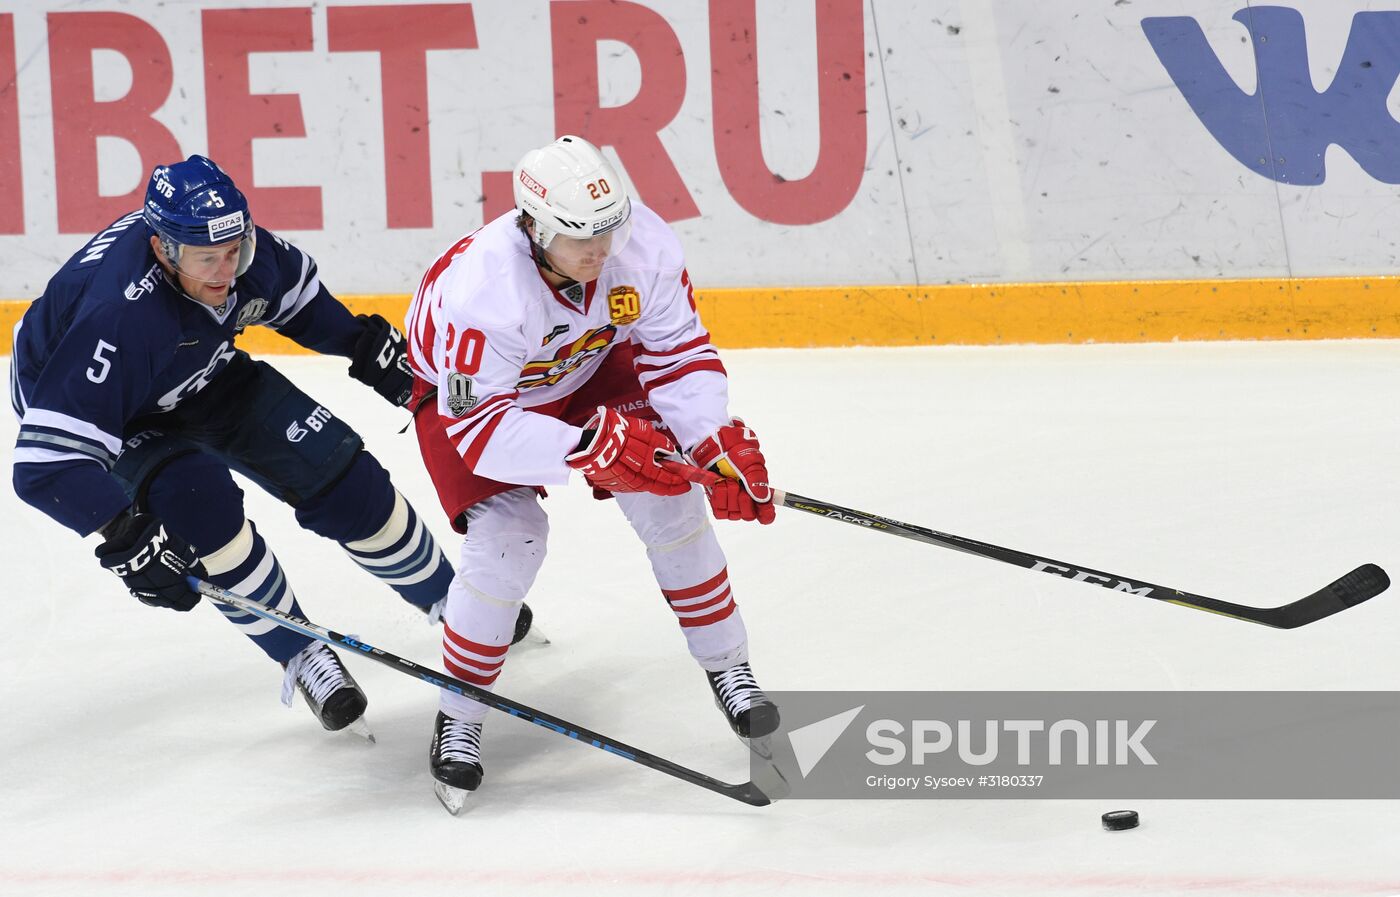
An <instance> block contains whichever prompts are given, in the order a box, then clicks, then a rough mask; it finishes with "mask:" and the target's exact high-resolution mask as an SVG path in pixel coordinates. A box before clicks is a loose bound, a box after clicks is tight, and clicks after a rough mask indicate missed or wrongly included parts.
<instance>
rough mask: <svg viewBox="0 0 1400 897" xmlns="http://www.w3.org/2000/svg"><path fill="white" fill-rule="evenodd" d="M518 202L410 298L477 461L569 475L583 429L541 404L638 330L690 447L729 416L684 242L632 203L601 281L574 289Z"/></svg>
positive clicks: (448, 413) (538, 480)
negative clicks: (531, 237)
mask: <svg viewBox="0 0 1400 897" xmlns="http://www.w3.org/2000/svg"><path fill="white" fill-rule="evenodd" d="M515 216H516V212H514V211H511V212H509V213H507V214H505V215H502V216H501V217H499V218H497V219H495V220H494V221H491V222H490V223H488V224H486V225H485V226H484V227H482V228H481V229H480V230H478V231H476V232H474V233H472V234H469V235H468V236H466V237H463V238H462V239H461V240H459V241H457V243H456V244H454V245H453V246H452V247H451V248H450V249H449V250H448V251H447V252H446V253H445V254H443V255H442V256H441V257H440V258H439V259H438V260H437V261H436V262H434V263H433V265H432V267H431V268H429V269H428V272H427V273H426V274H424V275H423V280H422V283H420V284H419V287H418V292H417V294H416V295H415V296H414V299H413V304H412V306H411V307H410V308H409V311H408V318H407V327H406V330H407V333H408V340H409V359H410V363H411V364H412V367H413V371H414V373H415V374H416V375H417V376H419V377H421V378H423V379H424V380H427V381H428V382H430V383H433V384H435V385H436V386H437V411H438V414H439V415H440V416H441V417H442V421H443V425H444V426H445V427H446V430H447V435H448V438H449V439H450V440H451V441H452V444H453V445H454V446H455V447H456V449H457V452H458V454H460V455H461V456H462V458H463V459H464V460H465V462H466V463H467V465H468V466H469V467H470V468H471V470H472V471H473V472H474V473H476V474H477V475H479V476H484V477H487V478H489V479H493V480H498V481H500V482H503V483H520V484H523V485H542V486H548V485H558V484H563V483H565V482H567V481H568V478H569V473H570V468H569V466H568V465H566V464H565V463H564V456H565V455H567V454H569V453H570V452H572V451H574V449H575V448H577V446H578V442H579V439H580V438H581V436H582V431H581V430H580V429H579V428H578V427H573V426H570V425H568V424H565V423H564V422H563V421H560V420H558V419H556V418H554V417H550V416H548V415H545V414H537V413H533V412H531V411H530V409H531V408H536V407H539V406H541V405H545V404H547V403H550V402H554V401H556V400H558V399H562V398H564V397H566V396H568V395H570V394H571V393H573V392H574V391H575V390H577V389H578V388H579V387H580V386H582V385H583V384H584V383H585V382H587V380H588V378H589V377H590V376H592V374H593V372H594V371H595V370H597V368H598V365H599V364H600V363H601V362H602V360H603V358H604V357H606V355H607V354H608V352H610V351H611V350H612V349H613V347H615V346H618V345H621V344H623V343H626V342H628V341H631V342H632V344H633V350H634V353H635V367H636V370H637V372H638V377H639V379H640V381H641V384H642V386H643V388H644V389H645V390H646V392H647V398H648V399H649V400H650V402H651V405H652V408H653V409H654V410H655V411H656V412H657V414H659V415H660V417H661V419H662V420H663V421H664V422H665V424H666V425H667V426H668V427H669V428H670V429H671V432H672V433H674V434H675V436H676V439H677V441H678V442H679V444H680V446H681V447H682V448H689V447H690V446H692V445H694V444H695V443H697V442H699V441H700V440H701V439H704V438H705V437H706V436H708V435H709V434H711V433H713V432H714V431H715V430H716V429H717V428H718V427H720V426H722V425H724V424H727V423H728V422H729V412H728V403H729V384H728V380H727V378H726V376H725V373H724V367H723V366H722V365H721V364H720V360H719V355H718V353H717V352H716V351H715V348H714V346H712V345H711V344H710V336H709V334H708V333H707V332H706V331H705V328H704V327H703V326H702V325H701V323H700V317H699V315H697V314H696V311H695V302H694V297H693V295H692V291H691V284H690V276H689V275H688V274H687V273H686V270H685V259H684V256H683V254H682V252H681V246H680V241H679V240H678V239H677V237H676V235H675V234H674V233H673V232H672V231H671V228H670V227H669V226H667V224H666V223H665V222H664V221H662V220H661V218H660V217H658V216H657V215H656V213H655V212H653V211H651V210H650V209H648V208H646V207H645V206H643V205H642V204H641V203H638V202H636V201H635V200H634V201H633V203H632V236H631V239H629V240H628V242H627V245H626V246H624V247H623V249H622V251H621V252H620V253H618V254H617V255H615V256H613V257H610V258H609V259H608V260H607V262H606V263H604V265H603V270H602V273H601V274H600V275H599V276H598V279H597V280H595V281H592V282H590V283H588V284H583V285H580V284H573V285H571V286H569V287H568V288H567V289H566V290H565V291H564V292H563V293H560V292H558V291H556V290H554V289H552V288H551V287H550V285H549V284H548V283H547V282H546V281H545V280H544V278H543V277H542V276H541V275H540V272H539V269H538V268H537V267H536V266H535V263H534V260H533V259H532V258H531V256H530V246H529V243H528V241H527V238H526V236H525V234H524V233H523V232H522V231H521V230H520V228H519V227H517V226H516V224H515Z"/></svg>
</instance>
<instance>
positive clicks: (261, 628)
mask: <svg viewBox="0 0 1400 897" xmlns="http://www.w3.org/2000/svg"><path fill="white" fill-rule="evenodd" d="M201 560H202V561H203V562H204V569H205V572H206V573H207V575H208V579H209V581H210V582H212V583H213V584H214V585H216V586H220V587H221V588H225V589H228V590H229V591H230V592H236V593H237V594H239V595H243V596H246V597H248V598H251V599H252V600H254V601H256V602H258V603H259V604H264V605H266V606H268V607H275V608H277V609H278V610H280V611H282V612H283V613H287V614H292V615H294V616H298V617H300V616H302V612H301V606H300V605H298V604H297V599H296V595H294V594H293V593H292V587H291V585H290V584H289V583H288V582H287V577H286V575H284V574H283V572H282V565H281V564H279V563H277V557H276V556H275V555H273V553H272V552H271V550H269V549H268V547H267V543H266V542H264V541H263V537H262V536H260V535H258V530H257V528H256V527H255V526H253V523H252V521H251V520H245V521H243V528H242V529H241V530H239V532H238V535H236V536H234V537H233V541H231V542H229V543H228V544H227V545H225V546H224V547H223V548H220V549H219V550H218V551H216V552H214V553H213V554H210V555H208V556H207V557H204V558H201ZM215 606H217V607H218V608H219V612H220V613H222V614H223V615H224V617H225V618H227V619H228V621H229V622H230V623H232V624H233V625H234V626H237V627H238V629H239V631H240V632H242V633H243V634H244V635H246V636H248V638H250V639H252V640H253V643H254V644H256V645H257V646H258V647H259V648H261V649H263V651H264V652H266V653H267V656H269V657H271V658H272V659H273V660H275V661H277V662H278V663H284V662H286V661H287V660H289V659H291V658H292V657H293V656H295V655H296V654H297V653H298V652H300V651H301V650H302V649H303V648H305V647H306V646H307V645H308V644H310V643H311V640H310V639H308V638H307V637H306V636H304V635H299V634H297V633H295V632H292V631H291V630H289V629H284V628H282V627H281V626H278V625H277V624H276V623H274V622H272V621H271V620H265V619H263V618H261V617H258V616H254V615H253V614H248V613H244V612H242V611H240V610H237V609H235V608H231V607H228V606H227V605H223V604H218V603H217V602H216V603H215Z"/></svg>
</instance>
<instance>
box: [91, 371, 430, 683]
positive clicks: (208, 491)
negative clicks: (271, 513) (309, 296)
mask: <svg viewBox="0 0 1400 897" xmlns="http://www.w3.org/2000/svg"><path fill="white" fill-rule="evenodd" d="M137 424H138V426H135V427H133V429H132V431H131V432H130V434H129V435H128V438H127V439H126V440H125V442H126V447H125V450H124V451H123V453H122V455H121V456H120V458H119V459H118V460H117V464H116V467H115V468H114V469H113V471H112V473H113V475H114V476H115V477H116V478H117V480H118V481H119V482H120V483H121V484H122V486H123V488H124V489H125V490H126V492H127V494H128V495H129V496H131V498H132V500H133V502H135V503H136V504H137V505H138V506H139V507H141V508H142V509H144V510H147V511H150V512H151V513H153V514H155V515H156V516H158V517H160V518H161V519H162V520H164V521H165V523H166V525H167V526H169V527H170V529H171V530H173V531H174V532H176V533H178V534H179V535H180V536H181V537H182V538H184V539H186V540H187V541H189V542H190V544H192V545H194V546H195V548H196V549H197V550H198V551H199V553H200V556H201V559H202V560H203V561H204V563H205V566H206V567H207V568H208V570H209V580H210V581H211V582H213V583H215V584H216V585H219V586H222V587H223V588H226V589H229V590H230V591H234V592H237V593H239V594H243V595H246V596H248V597H250V598H253V599H255V600H257V601H260V602H262V603H264V604H268V605H269V606H273V607H277V608H278V609H280V610H283V611H285V612H287V613H291V614H295V615H297V616H304V615H303V614H302V613H301V609H300V607H299V606H298V605H297V603H296V598H295V596H294V595H293V593H292V590H291V588H290V586H289V585H288V583H287V580H286V577H285V575H284V574H283V571H282V568H281V565H280V564H279V563H278V561H277V558H276V557H275V556H274V555H273V553H272V552H271V551H270V550H269V549H268V547H267V545H266V543H265V542H264V541H263V538H262V536H261V535H259V534H258V532H257V529H256V527H254V526H253V524H252V523H251V521H247V520H245V517H244V510H243V492H242V490H241V489H239V487H238V485H237V484H236V483H234V481H233V477H232V476H231V475H230V471H235V470H236V471H238V472H239V473H240V474H242V475H243V476H245V477H247V478H248V479H250V480H252V481H253V482H254V483H257V484H258V485H259V486H260V487H262V488H263V489H265V490H266V491H267V492H269V493H271V494H272V495H274V496H276V497H277V498H278V499H280V500H281V501H283V502H285V503H286V504H288V505H290V506H292V507H293V508H294V509H295V512H296V518H297V522H298V523H300V524H301V526H302V527H304V528H305V529H308V530H310V531H312V532H314V533H316V534H318V535H321V536H324V537H326V538H328V539H331V540H333V541H335V542H338V543H339V544H340V545H341V546H342V547H344V548H345V550H346V551H347V552H348V553H349V554H350V556H351V558H352V559H353V560H354V561H355V562H356V563H357V564H359V565H360V566H361V567H362V568H363V569H365V570H366V571H367V572H369V573H370V574H371V575H373V576H375V577H376V578H378V579H379V580H380V581H381V582H384V583H385V584H387V585H389V586H390V587H391V588H393V589H394V590H395V591H397V592H398V593H399V595H400V596H401V597H402V598H403V599H404V600H406V601H408V602H410V603H412V604H414V605H416V606H418V607H420V608H423V609H425V610H426V609H427V608H429V607H431V606H432V604H433V603H434V602H436V601H438V600H439V599H441V598H442V597H443V596H444V595H446V594H447V588H448V585H449V584H450V583H451V580H452V566H451V565H450V564H449V563H448V562H447V559H446V558H445V557H444V556H443V554H442V551H441V550H440V549H439V548H438V546H437V544H436V542H435V540H434V539H433V537H432V534H431V533H430V532H428V530H427V528H426V527H425V526H424V525H423V523H422V521H421V519H419V518H418V515H417V513H416V512H415V511H414V509H413V508H412V507H411V506H410V505H408V503H407V502H406V501H404V499H403V497H402V496H400V495H399V493H398V492H397V490H395V489H394V487H393V484H392V483H391V482H390V480H389V474H388V473H387V472H386V471H385V470H384V468H383V467H382V466H381V465H380V464H379V462H378V461H377V460H375V458H374V457H373V456H372V455H370V454H369V453H368V452H367V451H365V450H364V445H363V442H362V440H361V439H360V437H359V435H358V434H357V433H355V431H354V430H353V429H351V428H350V426H349V425H348V424H346V423H345V422H344V421H342V420H341V419H340V418H338V417H336V416H335V415H334V414H332V413H331V412H330V411H329V410H328V409H327V408H325V406H323V405H321V404H319V403H318V402H316V400H315V399H313V398H311V397H310V396H308V395H306V393H304V392H302V391H301V390H300V389H298V388H297V387H296V386H294V385H293V384H292V383H291V382H290V381H289V380H287V378H286V377H284V376H282V374H280V373H279V372H278V371H277V370H276V369H274V368H272V367H271V366H270V365H268V364H266V363H264V362H261V361H253V360H252V359H250V358H249V357H248V356H247V355H244V354H242V353H240V354H239V356H238V357H237V358H236V359H235V360H234V362H233V363H232V364H230V366H229V368H228V369H227V370H226V371H224V372H223V373H221V374H220V376H219V377H218V378H217V379H216V380H215V382H213V383H211V384H210V385H209V386H208V387H206V388H205V389H204V390H202V391H201V392H200V393H199V394H198V395H197V396H195V397H193V398H191V399H189V400H186V402H184V403H181V405H180V406H179V407H178V408H176V409H175V410H174V411H172V412H169V413H166V414H160V415H152V416H150V417H147V418H144V419H142V420H140V421H138V422H137ZM221 609H222V610H224V613H225V616H227V617H228V618H229V620H230V621H231V622H232V623H234V624H235V625H236V626H238V627H239V629H240V630H242V631H243V633H244V634H245V635H247V636H248V637H249V638H251V639H252V640H253V641H254V642H255V643H257V645H258V646H259V647H260V648H262V649H263V650H264V651H265V652H267V654H268V655H269V656H270V657H272V658H273V659H274V660H277V661H281V662H285V661H286V660H288V659H290V658H291V657H293V656H294V655H295V654H296V653H297V652H298V651H300V650H302V649H303V648H304V647H306V645H307V644H308V643H309V639H307V638H306V637H305V636H302V635H298V634H296V633H293V632H291V631H290V630H287V629H283V628H281V627H279V626H277V625H276V624H273V623H271V622H269V621H267V620H263V619H261V618H259V617H256V616H254V615H251V614H244V613H240V612H238V611H234V610H231V609H223V608H221Z"/></svg>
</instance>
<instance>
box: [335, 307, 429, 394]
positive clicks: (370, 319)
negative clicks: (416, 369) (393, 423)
mask: <svg viewBox="0 0 1400 897" xmlns="http://www.w3.org/2000/svg"><path fill="white" fill-rule="evenodd" d="M355 320H357V321H362V322H364V325H365V330H364V333H361V334H360V338H359V340H357V341H356V343H355V354H354V355H352V356H351V358H350V376H352V377H354V378H355V379H356V380H359V381H360V382H361V383H364V384H365V385H367V386H372V387H374V391H375V392H377V393H379V394H380V395H381V396H383V397H384V398H386V399H388V400H389V401H390V402H391V403H393V404H395V405H399V406H400V407H402V406H404V405H407V404H408V399H409V396H410V395H411V394H412V393H413V371H411V370H409V369H408V341H407V340H405V339H404V338H403V334H402V333H400V332H399V329H398V328H397V327H395V326H394V325H393V324H390V323H389V322H388V321H386V320H384V319H383V318H382V317H380V316H379V315H359V316H357V317H356V318H355Z"/></svg>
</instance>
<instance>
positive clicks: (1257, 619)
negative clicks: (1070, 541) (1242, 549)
mask: <svg viewBox="0 0 1400 897" xmlns="http://www.w3.org/2000/svg"><path fill="white" fill-rule="evenodd" d="M773 501H774V502H775V503H777V504H780V505H782V506H783V507H785V508H792V509H794V510H797V511H805V512H806V513H808V514H814V515H816V516H818V517H824V518H826V519H828V520H839V521H841V522H842V523H849V524H851V525H853V526H859V527H861V528H863V529H870V530H875V531H877V532H882V533H888V534H890V535H892V536H900V537H901V538H905V539H913V540H914V541H916V542H924V543H926V544H929V545H937V546H939V547H942V548H951V549H952V550H954V551H961V552H963V553H964V554H973V555H977V556H978V557H984V558H990V559H991V560H994V561H1001V562H1002V563H1004V564H1014V565H1015V566H1017V567H1024V568H1026V569H1028V570H1035V571H1038V572H1041V573H1049V574H1051V575H1053V576H1059V577H1063V578H1065V579H1072V580H1075V581H1077V582H1085V583H1088V584H1090V585H1095V586H1101V587H1103V588H1105V589H1111V590H1112V591H1115V592H1123V593H1127V594H1133V595H1141V596H1143V597H1144V598H1152V599H1155V600H1157V601H1165V602H1167V603H1169V604H1178V605H1180V606H1182V607H1190V608H1195V609H1196V610H1203V611H1208V612H1209V613H1213V614H1219V615H1220V616H1223V617H1232V618H1234V619H1236V620H1244V621H1246V622H1248V623H1258V624H1260V625H1261V626H1272V627H1274V628H1275V629H1297V628H1298V627H1299V626H1306V625H1307V624H1309V623H1315V622H1317V621H1318V620H1321V619H1323V618H1325V617H1330V616H1332V615H1333V614H1335V613H1339V612H1340V611H1344V610H1346V609H1347V608H1349V607H1355V606H1356V605H1358V604H1360V603H1361V602H1363V601H1367V600H1369V599H1371V598H1374V597H1376V596H1377V595H1379V594H1380V593H1381V592H1384V591H1385V590H1386V589H1387V588H1388V587H1389V586H1390V577H1389V576H1386V574H1385V571H1384V570H1382V569H1381V568H1380V567H1377V566H1376V565H1375V564H1363V565H1361V566H1360V567H1357V568H1356V569H1355V570H1353V571H1351V572H1350V573H1348V574H1347V575H1346V576H1343V577H1342V578H1341V579H1338V580H1337V581H1336V582H1334V583H1332V584H1330V585H1328V586H1325V587H1323V588H1321V589H1318V590H1317V591H1316V592H1313V593H1312V594H1311V595H1309V596H1307V597H1306V598H1300V599H1298V600H1297V601H1294V602H1293V603H1291V604H1285V605H1283V606H1282V607H1253V606H1251V605H1247V604H1233V603H1231V602H1229V601H1221V600H1220V599H1218V598H1207V597H1206V596H1204V595H1194V594H1192V593H1191V592H1183V591H1181V590H1180V589H1173V588H1169V587H1167V586H1159V585H1153V584H1152V583H1150V582H1144V581H1142V580H1140V579H1129V578H1127V577H1125V576H1120V575H1119V574H1116V573H1105V572H1104V571H1102V570H1095V569H1092V568H1090V567H1081V566H1079V565H1078V564H1070V563H1068V562H1065V561H1056V560H1052V559H1050V558H1046V557H1041V556H1039V555H1034V554H1027V553H1026V552H1024V551H1017V550H1016V549H1014V548H1003V547H1001V546H999V545H992V544H990V543H987V542H978V541H977V540H976V539H969V538H966V537H965V536H955V535H952V534H951V533H940V532H937V531H935V530H931V529H928V528H927V527H922V526H915V525H914V524H912V523H900V522H899V521H898V520H891V519H890V518H888V517H881V516H879V515H878V514H867V513H866V512H864V511H856V510H853V509H851V508H844V507H842V506H840V505H834V504H831V503H830V502H825V501H822V500H820V499H815V498H807V497H805V496H802V495H795V494H793V493H791V492H784V491H782V490H781V489H774V490H773Z"/></svg>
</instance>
